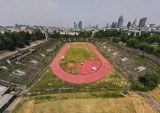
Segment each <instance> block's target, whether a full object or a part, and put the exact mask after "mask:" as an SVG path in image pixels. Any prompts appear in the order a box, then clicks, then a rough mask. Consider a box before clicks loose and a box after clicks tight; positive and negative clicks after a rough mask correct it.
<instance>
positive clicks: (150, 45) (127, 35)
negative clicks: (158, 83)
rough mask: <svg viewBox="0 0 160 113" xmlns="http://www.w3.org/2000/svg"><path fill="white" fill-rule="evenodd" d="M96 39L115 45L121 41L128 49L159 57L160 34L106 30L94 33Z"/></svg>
mask: <svg viewBox="0 0 160 113" xmlns="http://www.w3.org/2000/svg"><path fill="white" fill-rule="evenodd" d="M94 37H96V38H107V39H108V40H112V41H113V42H115V43H119V42H120V41H122V42H123V43H126V44H127V46H128V47H131V48H135V49H139V50H142V51H144V52H147V53H151V54H154V55H156V56H160V34H159V33H152V32H148V33H146V32H141V33H134V32H128V31H123V30H119V31H117V30H106V31H103V30H101V31H99V32H97V33H95V35H94Z"/></svg>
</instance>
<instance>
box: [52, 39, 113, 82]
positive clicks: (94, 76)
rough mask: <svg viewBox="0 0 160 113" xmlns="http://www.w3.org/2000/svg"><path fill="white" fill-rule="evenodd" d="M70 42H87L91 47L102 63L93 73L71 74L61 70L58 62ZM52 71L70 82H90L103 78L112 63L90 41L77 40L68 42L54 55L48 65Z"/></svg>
mask: <svg viewBox="0 0 160 113" xmlns="http://www.w3.org/2000/svg"><path fill="white" fill-rule="evenodd" d="M70 44H89V45H90V48H91V49H92V51H93V52H95V54H96V55H97V56H98V57H99V59H100V61H101V63H102V65H101V67H100V68H99V69H98V70H97V71H96V72H94V73H90V74H87V75H81V74H79V75H73V74H70V73H67V72H65V71H63V70H62V69H61V67H60V65H59V62H60V60H61V58H62V57H63V56H65V53H66V51H67V49H68V47H69V45H70ZM50 67H51V69H52V71H53V73H54V74H55V75H56V76H57V77H59V78H60V79H62V80H64V81H67V82H71V83H76V84H83V83H90V82H95V81H97V80H99V79H101V78H103V77H104V76H105V75H106V74H107V73H108V72H109V70H110V69H111V67H112V65H111V64H110V63H109V62H108V61H107V60H106V59H105V58H104V57H103V56H102V55H101V53H99V52H98V51H97V49H96V48H95V46H94V45H93V44H90V43H85V42H77V43H69V44H65V45H64V46H63V47H62V49H61V51H60V52H59V54H58V55H57V56H56V58H55V59H54V60H53V62H52V63H51V65H50Z"/></svg>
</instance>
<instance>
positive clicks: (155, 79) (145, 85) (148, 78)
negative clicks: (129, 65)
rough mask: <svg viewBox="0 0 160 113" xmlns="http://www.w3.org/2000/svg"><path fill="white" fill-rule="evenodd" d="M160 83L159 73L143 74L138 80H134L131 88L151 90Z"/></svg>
mask: <svg viewBox="0 0 160 113" xmlns="http://www.w3.org/2000/svg"><path fill="white" fill-rule="evenodd" d="M159 84H160V75H158V74H145V75H144V76H142V77H140V78H139V81H135V82H134V86H133V89H135V90H142V91H148V90H153V89H154V88H155V87H158V85H159Z"/></svg>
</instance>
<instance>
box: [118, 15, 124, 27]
mask: <svg viewBox="0 0 160 113" xmlns="http://www.w3.org/2000/svg"><path fill="white" fill-rule="evenodd" d="M123 22H124V19H123V15H121V16H120V17H119V19H118V26H117V27H118V28H122V26H123Z"/></svg>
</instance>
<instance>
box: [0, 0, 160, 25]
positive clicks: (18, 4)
mask: <svg viewBox="0 0 160 113" xmlns="http://www.w3.org/2000/svg"><path fill="white" fill-rule="evenodd" d="M159 3H160V1H158V0H154V2H153V1H146V0H141V1H138V0H134V1H133V0H122V1H117V0H112V1H111V0H101V1H99V0H85V1H84V0H81V1H75V0H68V1H62V0H41V1H39V0H28V1H26V0H12V1H9V0H6V1H2V0H0V10H1V11H2V12H1V20H0V25H3V26H5V25H14V24H16V23H18V24H28V25H53V26H58V27H73V22H74V21H79V20H81V21H82V22H83V27H86V26H87V27H88V26H89V24H91V25H96V24H99V26H100V27H105V26H106V24H107V23H110V24H111V23H112V22H117V19H118V18H119V16H120V15H121V13H122V14H123V18H124V24H123V25H124V26H126V25H127V23H128V22H129V21H131V22H133V21H134V20H135V18H137V24H138V23H139V21H140V19H141V18H143V17H147V18H148V19H147V24H157V25H159V24H160V22H159V19H160V16H159V15H157V14H156V13H154V12H156V11H158V10H159V9H160V7H159V5H158V4H159ZM151 6H154V7H152V8H150V7H151Z"/></svg>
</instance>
